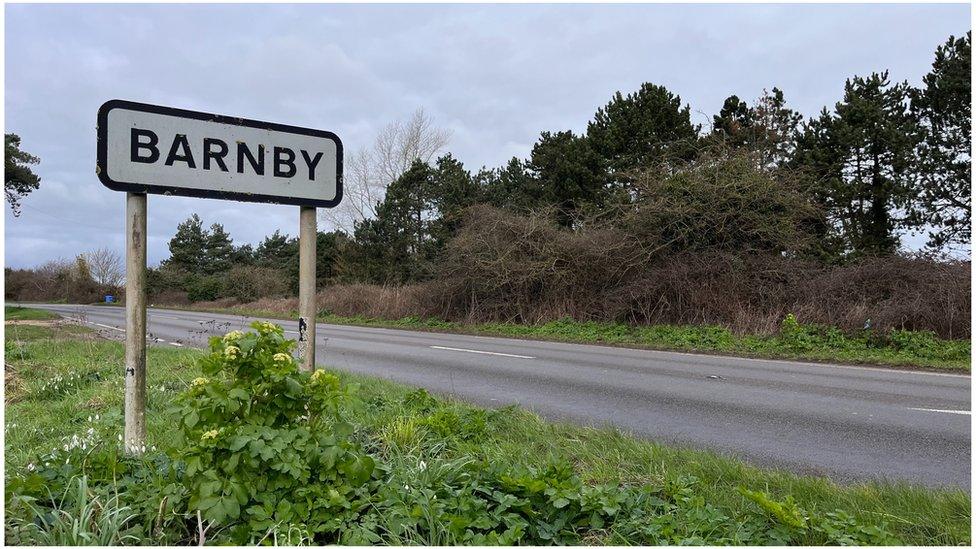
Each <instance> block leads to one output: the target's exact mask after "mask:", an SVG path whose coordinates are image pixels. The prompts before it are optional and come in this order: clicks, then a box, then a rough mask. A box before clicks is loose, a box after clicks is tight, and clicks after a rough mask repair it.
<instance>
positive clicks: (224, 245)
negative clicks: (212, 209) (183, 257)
mask: <svg viewBox="0 0 976 549" xmlns="http://www.w3.org/2000/svg"><path fill="white" fill-rule="evenodd" d="M204 235H205V237H206V245H205V247H204V257H203V272H205V273H207V274H216V273H222V272H224V271H227V270H228V269H230V268H231V266H232V260H233V257H234V241H233V240H231V238H230V235H229V234H227V231H225V230H224V226H223V225H221V224H220V223H214V224H213V225H211V226H210V230H209V231H206V232H205V233H204Z"/></svg>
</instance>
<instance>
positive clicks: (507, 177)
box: [475, 158, 543, 213]
mask: <svg viewBox="0 0 976 549" xmlns="http://www.w3.org/2000/svg"><path fill="white" fill-rule="evenodd" d="M475 180H476V181H477V182H478V184H479V186H480V187H481V188H483V189H484V191H483V192H484V195H485V200H486V201H487V203H488V204H491V205H492V206H494V207H496V208H505V209H508V210H511V211H515V212H519V213H525V212H528V211H529V210H532V209H533V208H538V207H539V206H540V205H541V204H542V194H543V191H542V185H541V183H540V181H539V180H538V179H537V178H536V177H535V176H534V175H533V174H532V173H530V171H529V167H528V165H527V164H526V163H525V162H523V161H522V160H520V159H519V158H512V159H511V160H509V161H508V163H506V164H505V166H503V167H501V168H496V169H493V170H485V169H482V170H481V171H480V172H478V174H477V175H476V176H475Z"/></svg>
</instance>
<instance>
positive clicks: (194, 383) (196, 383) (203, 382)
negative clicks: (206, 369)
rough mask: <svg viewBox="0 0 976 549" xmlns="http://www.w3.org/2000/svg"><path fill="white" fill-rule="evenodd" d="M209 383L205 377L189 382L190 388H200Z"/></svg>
mask: <svg viewBox="0 0 976 549" xmlns="http://www.w3.org/2000/svg"><path fill="white" fill-rule="evenodd" d="M207 383H209V380H208V379H207V378H205V377H198V378H196V379H194V380H193V381H192V382H190V387H202V386H204V385H206V384H207Z"/></svg>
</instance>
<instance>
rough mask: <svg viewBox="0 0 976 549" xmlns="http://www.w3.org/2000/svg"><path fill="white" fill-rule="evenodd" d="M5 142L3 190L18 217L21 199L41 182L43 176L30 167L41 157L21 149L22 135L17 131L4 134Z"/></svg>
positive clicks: (15, 215)
mask: <svg viewBox="0 0 976 549" xmlns="http://www.w3.org/2000/svg"><path fill="white" fill-rule="evenodd" d="M3 144H4V155H3V191H4V196H5V197H6V199H7V204H10V209H11V210H13V214H14V217H17V216H19V215H20V201H21V199H23V198H24V197H25V196H27V195H28V194H30V193H31V191H34V190H36V189H37V188H38V187H39V186H40V184H41V178H40V177H37V174H35V173H34V172H33V170H31V168H30V166H31V165H32V164H37V163H39V162H40V161H41V159H40V158H38V157H36V156H34V155H32V154H30V153H27V152H26V151H23V150H21V149H20V136H18V135H17V134H15V133H5V134H3Z"/></svg>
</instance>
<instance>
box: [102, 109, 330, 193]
mask: <svg viewBox="0 0 976 549" xmlns="http://www.w3.org/2000/svg"><path fill="white" fill-rule="evenodd" d="M97 172H98V178H99V179H100V180H101V182H102V184H104V185H105V186H106V187H108V188H110V189H112V190H115V191H125V192H135V193H150V194H171V195H179V196H195V197H201V198H221V199H226V200H241V201H247V202H274V203H278V204H294V205H298V206H312V207H318V208H331V207H333V206H336V205H337V204H338V203H339V201H340V200H341V199H342V142H341V141H340V140H339V138H338V137H337V136H336V135H335V134H334V133H332V132H328V131H323V130H313V129H309V128H299V127H295V126H287V125H284V124H274V123H271V122H259V121H256V120H247V119H245V118H233V117H230V116H221V115H216V114H209V113H203V112H196V111H188V110H183V109H173V108H170V107H160V106H157V105H147V104H145V103H134V102H131V101H121V100H113V101H108V102H107V103H105V104H104V105H102V107H101V108H100V109H99V110H98V163H97Z"/></svg>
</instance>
